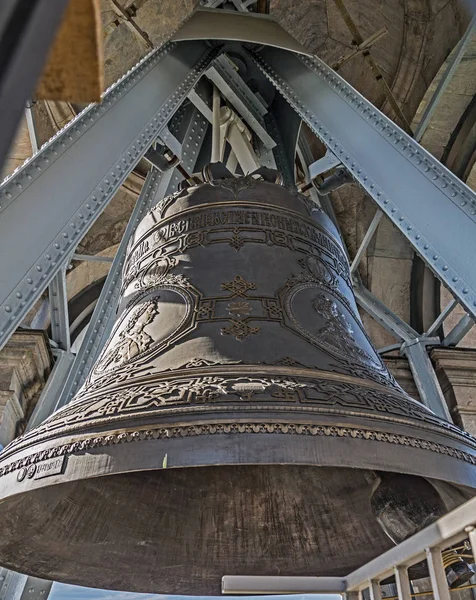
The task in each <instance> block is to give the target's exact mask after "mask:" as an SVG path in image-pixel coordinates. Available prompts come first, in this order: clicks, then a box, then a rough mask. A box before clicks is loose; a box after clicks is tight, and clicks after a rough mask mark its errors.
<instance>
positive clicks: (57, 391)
mask: <svg viewBox="0 0 476 600" xmlns="http://www.w3.org/2000/svg"><path fill="white" fill-rule="evenodd" d="M74 359H75V355H74V354H72V353H71V352H64V351H59V354H58V356H57V358H56V362H55V364H54V367H53V370H52V371H51V373H50V376H49V377H48V379H47V381H46V385H45V387H44V388H43V390H42V391H41V395H40V397H39V399H38V402H37V403H36V406H35V410H34V411H33V414H32V415H31V417H30V419H29V421H28V425H27V428H26V430H27V431H30V429H34V428H35V427H37V426H38V425H39V424H40V423H43V421H44V420H45V419H47V418H48V417H49V416H50V415H52V414H53V413H54V412H55V410H56V408H57V405H58V401H59V398H60V396H61V391H62V389H63V387H64V384H65V382H66V378H67V377H68V374H69V372H70V370H71V366H72V364H73V361H74Z"/></svg>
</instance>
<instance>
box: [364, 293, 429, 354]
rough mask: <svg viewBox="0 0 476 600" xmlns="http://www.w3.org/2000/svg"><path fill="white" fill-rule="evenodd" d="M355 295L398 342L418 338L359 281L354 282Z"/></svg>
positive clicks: (408, 326)
mask: <svg viewBox="0 0 476 600" xmlns="http://www.w3.org/2000/svg"><path fill="white" fill-rule="evenodd" d="M354 294H355V297H356V299H357V303H358V304H359V305H360V306H361V307H362V308H363V309H364V310H365V311H366V312H368V314H369V315H370V316H371V317H372V318H373V319H375V320H376V321H377V323H380V325H382V327H384V328H385V329H386V330H387V331H389V332H390V333H391V334H392V335H393V336H394V337H395V338H396V339H397V340H400V341H402V342H411V341H412V340H414V339H415V338H418V333H417V332H416V331H415V330H414V329H413V328H412V327H410V325H408V324H407V323H405V321H403V319H401V318H400V317H398V316H397V315H396V314H395V313H393V312H392V311H391V310H390V309H389V308H388V307H387V306H385V304H384V303H383V302H382V301H381V300H379V299H378V298H377V297H376V296H374V294H372V292H371V291H370V290H368V289H367V288H366V287H364V286H363V285H362V284H361V283H359V281H354Z"/></svg>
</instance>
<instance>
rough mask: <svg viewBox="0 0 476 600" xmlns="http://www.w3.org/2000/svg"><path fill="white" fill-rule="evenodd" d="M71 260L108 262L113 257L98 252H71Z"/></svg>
mask: <svg viewBox="0 0 476 600" xmlns="http://www.w3.org/2000/svg"><path fill="white" fill-rule="evenodd" d="M73 260H86V261H92V262H105V263H110V262H112V261H113V260H114V259H113V258H112V256H101V255H100V254H76V252H75V253H74V254H73Z"/></svg>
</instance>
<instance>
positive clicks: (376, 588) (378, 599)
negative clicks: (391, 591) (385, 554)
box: [369, 579, 382, 600]
mask: <svg viewBox="0 0 476 600" xmlns="http://www.w3.org/2000/svg"><path fill="white" fill-rule="evenodd" d="M369 593H370V600H382V590H381V589H380V583H379V582H378V581H376V580H375V579H372V580H371V581H369Z"/></svg>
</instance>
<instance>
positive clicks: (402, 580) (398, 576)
mask: <svg viewBox="0 0 476 600" xmlns="http://www.w3.org/2000/svg"><path fill="white" fill-rule="evenodd" d="M394 571H395V583H396V584H397V594H398V600H411V598H412V592H411V589H410V579H409V578H408V569H407V568H406V567H403V566H399V567H395V569H394Z"/></svg>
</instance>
